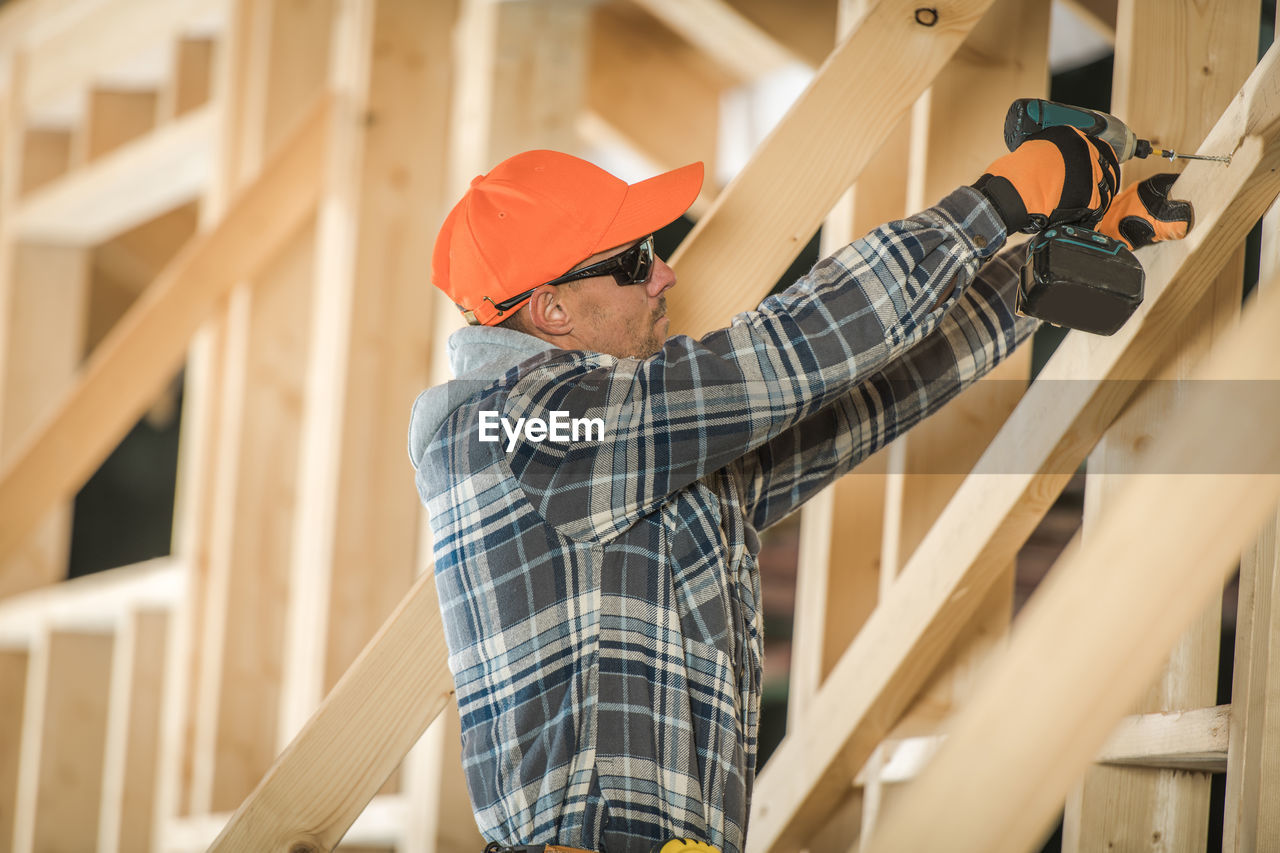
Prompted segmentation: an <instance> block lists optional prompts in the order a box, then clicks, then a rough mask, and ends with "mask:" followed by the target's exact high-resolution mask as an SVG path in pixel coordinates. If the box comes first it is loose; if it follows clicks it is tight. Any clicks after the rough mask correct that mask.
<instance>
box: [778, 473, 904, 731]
mask: <svg viewBox="0 0 1280 853" xmlns="http://www.w3.org/2000/svg"><path fill="white" fill-rule="evenodd" d="M884 465H885V454H883V453H879V454H876V455H875V456H873V457H872V458H871V459H868V460H867V461H866V462H865V463H863V464H862V465H860V466H858V468H857V469H855V470H854V471H853V472H851V473H850V474H849V475H848V476H845V477H842V478H841V479H839V480H838V481H836V482H835V483H833V484H832V485H831V486H829V487H828V488H826V489H824V490H823V491H821V492H820V493H818V495H817V496H815V497H814V498H813V499H812V500H810V501H809V502H808V503H806V504H805V505H804V509H803V510H802V511H801V512H802V514H801V516H800V550H799V554H798V556H797V565H796V608H795V619H794V620H793V627H792V634H791V679H790V684H789V686H788V690H787V727H788V728H789V729H790V728H794V727H795V726H799V725H804V721H805V719H806V711H807V708H808V704H809V702H810V701H811V700H812V699H813V697H814V696H815V695H816V694H817V692H818V690H819V688H821V686H822V683H823V681H825V680H826V678H827V676H828V675H829V674H830V672H831V668H832V667H833V666H835V663H836V661H837V660H839V659H840V655H842V654H843V653H844V650H845V649H846V648H848V647H849V643H850V642H852V641H853V638H854V636H855V635H856V634H857V633H858V630H859V629H860V628H861V627H862V625H863V623H865V622H866V619H867V617H868V616H870V615H871V611H872V610H873V609H874V608H875V606H876V601H877V600H878V599H879V594H880V548H879V546H880V535H881V529H882V527H883V520H884V485H885V484H884Z"/></svg>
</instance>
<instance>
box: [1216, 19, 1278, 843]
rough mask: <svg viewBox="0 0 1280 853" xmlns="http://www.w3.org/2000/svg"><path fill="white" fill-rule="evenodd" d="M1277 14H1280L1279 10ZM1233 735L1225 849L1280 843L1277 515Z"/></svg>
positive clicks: (1259, 574) (1261, 569)
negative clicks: (1279, 809) (1274, 799)
mask: <svg viewBox="0 0 1280 853" xmlns="http://www.w3.org/2000/svg"><path fill="white" fill-rule="evenodd" d="M1277 18H1280V12H1277ZM1261 250H1262V251H1261V257H1260V259H1259V271H1258V278H1259V284H1260V286H1261V287H1266V286H1268V285H1267V284H1266V283H1267V282H1270V283H1272V286H1274V283H1275V282H1277V281H1280V204H1275V205H1272V207H1271V210H1270V211H1268V213H1267V215H1266V216H1265V217H1263V220H1262V246H1261ZM1236 612H1237V614H1238V615H1237V616H1236V652H1235V672H1234V676H1233V678H1232V682H1231V703H1232V715H1231V739H1230V747H1229V749H1228V754H1227V785H1226V788H1227V790H1226V805H1225V809H1224V815H1223V832H1222V849H1223V851H1224V853H1247V851H1252V850H1268V849H1271V848H1273V847H1280V821H1278V820H1277V816H1276V812H1275V809H1274V808H1272V806H1271V796H1272V792H1273V791H1275V790H1277V789H1280V710H1277V709H1280V513H1277V514H1276V515H1275V516H1273V517H1272V518H1270V519H1269V520H1268V521H1267V522H1266V523H1265V524H1264V525H1263V527H1262V531H1261V533H1260V534H1259V536H1258V538H1257V540H1255V541H1254V542H1253V544H1252V545H1251V546H1250V547H1248V548H1246V549H1245V551H1244V554H1243V555H1242V556H1241V559H1240V592H1239V601H1238V603H1237V608H1236Z"/></svg>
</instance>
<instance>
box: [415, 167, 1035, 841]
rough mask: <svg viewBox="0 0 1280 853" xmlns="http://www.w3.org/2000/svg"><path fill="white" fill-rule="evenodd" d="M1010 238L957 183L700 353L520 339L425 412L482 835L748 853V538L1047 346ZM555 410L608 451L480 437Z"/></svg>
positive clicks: (754, 698) (424, 451)
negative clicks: (601, 427)
mask: <svg viewBox="0 0 1280 853" xmlns="http://www.w3.org/2000/svg"><path fill="white" fill-rule="evenodd" d="M1004 239H1005V233H1004V228H1003V225H1002V223H1001V222H1000V221H999V219H998V217H997V216H996V214H995V213H994V210H993V208H992V207H991V206H990V204H989V203H988V202H987V201H985V200H984V199H983V198H982V197H981V195H980V194H979V193H977V192H976V191H974V190H972V189H970V188H967V187H965V188H961V189H959V190H957V191H956V192H954V193H952V194H951V195H950V196H948V197H947V198H946V199H944V200H943V201H942V202H940V203H939V204H938V205H937V206H936V207H934V208H931V209H929V210H926V211H924V212H923V213H920V214H918V215H916V216H912V217H910V218H908V219H905V220H902V221H899V222H893V223H889V224H887V225H885V226H882V227H881V228H879V229H877V230H875V231H874V232H872V233H871V234H869V235H868V236H866V237H865V238H863V239H861V240H858V241H856V242H854V243H853V244H851V245H849V246H847V247H845V248H844V249H842V250H840V251H838V252H837V253H835V255H833V256H832V257H830V258H828V259H826V260H824V261H822V262H820V263H819V264H817V265H816V266H815V267H814V269H813V270H812V271H811V272H810V273H809V274H808V275H807V276H805V277H804V278H802V279H800V280H799V281H798V282H796V283H795V284H794V285H793V286H792V287H790V288H789V289H788V290H786V291H785V292H783V293H781V294H779V295H777V296H773V297H770V298H768V299H766V300H765V301H764V302H763V303H762V304H761V305H760V307H759V308H758V309H757V310H755V311H751V312H747V313H744V314H741V315H739V316H738V317H736V318H734V320H733V321H732V323H731V325H730V326H729V327H728V328H725V329H720V330H718V331H714V332H712V333H710V334H708V335H706V336H705V337H703V338H701V339H700V340H694V339H692V338H689V337H684V336H677V337H673V338H671V339H669V340H668V341H667V342H666V344H665V345H664V346H663V348H662V350H661V351H660V352H659V353H657V354H656V355H654V356H653V357H650V358H647V359H644V360H635V359H624V358H615V357H612V356H609V355H602V354H599V353H589V352H577V351H566V350H560V349H555V348H550V347H549V346H548V345H545V344H542V343H541V342H539V341H537V339H534V338H528V341H530V342H532V344H533V347H532V349H530V350H529V351H528V352H524V353H520V354H515V355H512V356H511V358H510V359H509V360H508V363H505V364H499V365H498V366H497V367H496V368H495V367H493V366H491V367H490V373H491V376H490V377H488V378H481V379H479V380H473V381H471V382H454V383H449V384H448V386H447V388H448V391H447V394H448V401H447V403H446V404H445V405H444V406H443V409H444V414H443V415H441V416H440V417H439V418H437V419H435V420H434V421H433V420H432V419H430V418H427V417H425V416H424V415H423V414H422V413H421V412H420V411H419V409H423V408H425V406H424V404H423V403H422V400H423V398H422V397H420V398H419V403H417V404H415V427H414V428H413V429H411V456H412V457H413V459H414V462H415V467H417V469H418V477H417V482H418V488H419V492H420V494H421V496H422V499H423V501H424V503H425V504H426V506H427V508H428V510H429V511H430V517H431V528H432V531H433V534H434V551H435V572H436V583H437V587H438V590H439V597H440V607H441V610H442V615H443V621H444V628H445V634H446V638H447V641H448V646H449V667H450V670H451V672H452V673H453V677H454V682H455V685H456V688H457V702H458V709H459V712H460V714H461V720H462V745H463V762H464V766H465V771H466V777H467V783H468V787H469V790H470V795H471V800H472V804H473V806H474V810H475V815H476V819H477V821H478V823H479V826H480V828H481V830H482V832H483V834H484V836H485V837H486V839H489V840H494V841H500V842H503V843H507V844H517V843H540V842H541V843H550V842H558V843H560V844H565V845H571V846H575V847H581V848H588V849H596V850H599V849H604V850H607V851H608V853H640V851H646V850H647V849H648V848H649V846H650V845H651V844H652V843H653V842H655V841H659V840H665V839H667V838H669V837H672V836H687V837H693V838H698V839H701V840H704V841H707V842H709V843H711V844H714V845H716V846H717V847H718V848H720V849H721V850H722V851H724V853H740V851H742V849H743V847H744V837H745V833H746V825H747V815H748V809H749V804H750V799H751V789H752V783H753V781H754V776H755V769H756V768H755V764H756V732H757V725H758V722H759V708H760V679H761V658H762V652H761V614H760V578H759V572H758V570H757V564H756V554H757V552H758V550H759V539H758V538H757V535H756V532H757V531H758V530H762V529H764V528H766V527H768V526H769V525H771V524H773V523H774V522H776V521H778V520H779V519H781V518H783V517H784V516H786V515H787V514H788V513H790V512H792V511H793V510H795V509H796V508H797V507H799V506H800V505H801V504H802V503H804V501H806V500H807V499H808V498H810V497H811V496H812V495H814V494H815V493H816V492H817V491H819V490H820V489H822V488H823V487H825V486H826V485H828V484H829V483H831V482H832V481H833V480H835V479H836V478H837V477H839V476H840V475H842V474H844V473H845V472H847V471H849V470H850V469H851V468H852V467H853V466H854V465H856V464H857V463H858V462H859V461H860V460H861V459H863V458H865V457H866V456H868V455H869V454H871V453H873V452H875V451H876V450H878V449H879V448H881V447H883V446H884V445H885V444H887V443H888V442H890V441H891V440H892V439H893V438H894V437H895V436H897V435H898V434H900V433H902V432H903V431H905V430H907V429H908V428H910V427H911V426H912V425H914V424H915V423H917V422H918V421H919V420H920V419H921V418H923V417H925V416H926V415H928V414H929V413H931V412H933V411H935V410H936V409H937V408H938V407H939V406H941V405H942V404H943V403H945V402H946V401H947V400H949V399H951V398H952V397H954V396H955V395H956V394H957V393H958V392H959V391H960V390H961V389H962V388H964V387H965V386H967V385H969V384H970V383H972V382H973V381H974V380H976V379H977V378H978V377H980V376H981V375H982V374H984V373H986V372H987V371H988V370H990V369H991V368H992V367H993V366H995V365H996V363H997V362H999V361H1000V360H1001V359H1002V358H1003V357H1005V356H1006V355H1008V354H1009V353H1010V352H1011V351H1012V350H1013V349H1014V347H1015V346H1017V344H1018V343H1019V342H1021V341H1022V340H1023V339H1025V338H1026V337H1027V336H1028V335H1029V334H1030V332H1031V331H1032V330H1033V329H1034V328H1035V325H1036V322H1035V321H1033V320H1030V319H1027V318H1020V317H1017V316H1016V315H1015V312H1014V310H1013V299H1014V292H1015V290H1014V289H1015V286H1016V281H1017V268H1018V264H1019V263H1020V253H1019V251H1018V250H1012V254H1014V255H1018V257H1006V256H1002V257H999V258H996V257H994V255H995V253H996V251H997V249H999V248H1000V247H1001V246H1002V245H1003V243H1004ZM980 270H981V271H980ZM953 280H954V282H955V284H956V287H955V290H954V292H953V293H952V294H951V296H950V297H949V298H948V299H947V300H946V301H945V302H943V303H942V304H941V305H938V306H937V307H936V308H935V307H934V306H935V303H937V302H938V299H939V296H940V295H941V294H942V293H943V292H944V290H945V288H946V286H947V284H948V283H949V282H952V281H953ZM492 331H495V330H489V329H464V330H462V332H460V333H459V334H464V333H465V334H467V335H473V336H474V335H483V334H485V333H487V332H492ZM497 331H506V330H497ZM522 337H527V336H522ZM451 344H455V342H451ZM455 345H456V344H455ZM461 345H462V346H465V345H466V342H465V340H464V341H463V342H462V344H461ZM539 349H542V350H543V351H542V352H538V350H539ZM530 355H532V356H533V357H531V358H530V357H529V356H530ZM444 387H446V386H441V388H444ZM433 391H435V392H436V393H437V394H439V393H440V389H433ZM430 393H432V392H430V391H429V392H424V396H426V395H428V394H430ZM436 405H437V406H438V405H439V401H438V400H437V403H436ZM557 410H558V411H563V412H567V413H569V414H570V415H571V416H572V417H575V418H578V417H588V418H601V419H603V421H604V423H605V425H606V435H605V440H604V441H581V440H580V441H577V442H559V441H542V442H534V441H519V442H517V443H516V445H515V446H514V447H513V448H512V449H511V450H510V452H508V451H507V439H506V436H505V435H504V436H503V438H502V440H501V441H499V442H497V443H486V442H481V441H479V440H478V436H479V432H480V427H481V421H480V418H481V416H482V413H484V412H497V413H499V414H500V415H501V416H503V417H506V418H508V419H509V420H510V421H511V422H512V423H514V422H515V421H516V419H517V418H520V417H535V416H536V417H543V418H545V417H546V416H547V413H548V412H551V411H557ZM437 426H438V429H437ZM415 430H416V432H415Z"/></svg>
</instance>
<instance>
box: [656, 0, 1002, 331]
mask: <svg viewBox="0 0 1280 853" xmlns="http://www.w3.org/2000/svg"><path fill="white" fill-rule="evenodd" d="M917 5H918V4H914V3H909V2H904V0H880V2H879V3H875V4H873V5H871V8H870V9H869V10H868V11H867V12H866V13H865V14H864V15H863V16H862V17H861V18H860V19H859V20H858V21H857V22H855V24H854V25H853V29H852V34H851V35H850V36H849V37H848V38H847V39H846V40H845V41H844V42H843V43H842V44H841V45H840V47H838V48H837V49H836V50H835V52H834V53H832V55H831V58H830V59H828V61H827V63H826V64H825V65H824V66H823V67H822V69H821V70H820V71H819V72H818V74H817V76H815V77H814V79H813V82H812V83H810V85H809V88H808V89H806V90H805V92H804V94H802V95H801V96H800V98H799V99H798V100H797V101H796V103H795V104H794V105H793V106H792V108H791V111H790V112H789V113H788V114H787V115H786V117H784V118H783V120H782V122H781V123H779V125H778V126H777V127H776V128H775V129H774V131H773V133H772V134H771V135H770V136H769V137H768V139H766V140H765V141H764V143H762V144H761V146H760V148H759V150H758V151H757V153H756V156H755V157H753V158H752V160H751V162H750V163H748V164H747V166H746V168H744V169H743V170H742V172H741V173H740V174H739V175H738V177H737V178H735V179H734V181H733V182H732V183H731V184H730V185H729V186H728V188H726V190H725V191H724V192H723V193H722V194H721V195H720V197H719V198H718V199H717V201H716V205H715V207H713V208H712V210H711V212H710V213H709V214H708V215H707V216H705V217H704V218H703V219H702V220H701V221H699V223H698V225H697V226H696V227H695V228H694V230H693V232H692V233H690V235H689V237H688V238H687V239H686V240H685V241H684V243H683V244H681V246H680V249H679V250H678V251H677V252H676V253H675V255H674V256H673V257H672V259H671V263H672V266H673V267H674V268H675V269H676V271H677V273H678V274H679V276H680V279H681V282H682V286H681V287H678V288H675V289H674V290H672V291H671V293H670V295H669V297H668V301H669V304H670V306H671V307H670V313H671V317H672V320H673V322H672V326H673V329H675V330H676V331H678V332H685V333H691V334H694V335H701V334H702V333H704V332H705V331H708V330H710V329H714V328H718V327H720V326H724V325H726V324H727V323H728V321H729V319H730V318H731V317H732V316H733V315H735V314H737V313H738V312H740V311H744V310H749V309H751V308H754V307H756V306H757V305H758V304H759V303H760V300H761V299H763V298H764V296H765V295H766V294H767V293H768V292H769V289H770V288H771V287H773V285H774V284H775V283H776V282H777V280H778V278H779V276H781V275H782V273H783V272H784V271H785V270H786V268H787V266H788V265H789V264H790V263H791V261H792V259H793V258H794V257H795V255H796V253H797V252H799V250H800V249H801V248H802V247H803V246H804V245H805V243H806V242H808V240H809V237H810V236H811V235H812V234H813V232H814V230H815V229H816V228H817V227H818V224H819V223H820V222H821V221H822V218H823V216H825V215H826V213H827V211H829V210H831V208H832V206H833V205H834V204H835V203H836V201H837V199H839V197H840V195H841V194H842V193H843V192H844V191H845V189H847V188H848V187H849V186H850V185H851V184H852V183H853V181H854V180H855V179H856V178H857V177H858V175H859V174H860V173H861V172H862V169H863V167H864V166H865V165H866V164H867V162H868V161H869V160H870V159H871V157H872V155H874V154H875V152H876V151H878V150H880V147H881V145H882V144H883V143H884V141H885V139H886V138H887V137H888V135H889V132H890V131H891V130H892V129H893V128H894V127H895V126H896V125H897V124H898V121H899V119H900V118H901V117H902V116H903V115H904V114H905V113H906V111H907V108H908V107H909V106H910V104H911V102H912V101H914V100H915V99H916V98H917V97H919V95H920V93H921V92H923V91H924V90H925V88H927V87H928V85H929V84H930V83H931V82H932V80H933V78H934V76H935V75H936V74H937V73H938V71H939V70H940V69H941V68H942V66H943V65H944V64H945V63H946V61H947V60H948V59H949V58H950V57H951V55H952V54H953V53H954V52H955V50H956V49H957V48H958V47H959V46H960V43H961V42H962V41H963V40H964V38H965V36H967V35H968V33H969V31H970V30H971V29H972V28H973V27H974V25H975V24H977V22H978V20H979V19H980V18H981V17H982V14H983V13H984V12H985V11H986V10H987V8H988V7H989V6H990V5H991V0H948V2H945V3H941V4H938V5H937V11H938V16H939V17H938V22H937V23H936V24H935V25H934V26H931V27H928V26H924V25H922V24H919V23H916V20H915V12H914V10H915V9H916V8H917ZM868 80H875V81H877V84H876V85H874V86H869V85H866V81H868ZM729 247H732V249H730V248H729Z"/></svg>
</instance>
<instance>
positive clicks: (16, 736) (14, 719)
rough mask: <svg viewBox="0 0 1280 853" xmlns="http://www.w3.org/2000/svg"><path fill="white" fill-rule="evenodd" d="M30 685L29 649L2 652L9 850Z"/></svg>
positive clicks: (2, 767) (3, 824)
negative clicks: (28, 671)
mask: <svg viewBox="0 0 1280 853" xmlns="http://www.w3.org/2000/svg"><path fill="white" fill-rule="evenodd" d="M26 686H27V652H26V650H25V649H24V650H21V651H17V650H12V649H5V650H3V651H0V696H3V697H4V701H3V702H0V844H2V845H4V846H5V847H6V848H7V847H9V846H10V845H12V844H13V828H14V827H13V818H14V813H15V811H16V806H17V797H18V760H19V757H20V755H21V752H22V727H23V719H22V709H23V707H24V706H25V705H26Z"/></svg>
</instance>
